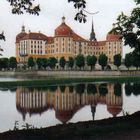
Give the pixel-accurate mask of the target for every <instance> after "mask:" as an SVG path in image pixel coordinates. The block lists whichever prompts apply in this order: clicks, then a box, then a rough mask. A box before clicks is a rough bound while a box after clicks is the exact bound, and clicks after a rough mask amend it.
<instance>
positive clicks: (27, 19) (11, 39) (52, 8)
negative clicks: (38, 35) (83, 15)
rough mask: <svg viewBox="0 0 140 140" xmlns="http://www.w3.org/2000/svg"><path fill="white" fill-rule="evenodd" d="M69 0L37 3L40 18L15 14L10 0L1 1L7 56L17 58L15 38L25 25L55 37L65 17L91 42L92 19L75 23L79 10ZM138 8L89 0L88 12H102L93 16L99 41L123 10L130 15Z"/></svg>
mask: <svg viewBox="0 0 140 140" xmlns="http://www.w3.org/2000/svg"><path fill="white" fill-rule="evenodd" d="M67 1H68V0H36V3H40V7H41V13H40V16H33V15H29V14H24V15H12V14H11V7H10V6H9V3H8V2H7V0H0V32H2V31H3V30H4V32H5V35H6V42H3V41H0V45H1V46H2V47H3V48H4V53H3V56H4V57H10V56H15V37H16V35H17V34H18V33H20V31H21V26H22V25H23V24H24V25H25V26H26V31H27V32H28V31H29V30H31V31H33V32H38V31H41V32H42V33H44V34H46V35H47V36H53V35H54V30H55V28H56V27H57V26H59V25H60V24H61V17H62V16H63V15H64V16H65V17H66V23H67V24H68V25H69V26H70V27H71V28H72V29H73V30H74V31H75V32H76V33H78V34H79V35H81V36H82V37H84V38H86V39H89V34H90V32H91V22H92V16H91V15H88V18H87V19H88V21H87V22H86V23H85V24H80V23H79V22H76V21H74V16H75V13H76V10H75V9H74V7H73V3H68V2H67ZM134 7H135V3H134V2H133V0H87V10H88V11H90V12H96V11H99V13H98V14H97V15H94V16H93V21H94V27H95V33H96V37H97V39H98V40H105V38H106V34H107V32H108V31H109V30H110V29H111V27H112V23H114V22H115V21H116V18H117V16H118V15H119V14H120V13H121V11H124V13H126V14H129V13H130V11H131V10H132V8H134ZM129 51H130V49H129V48H128V47H124V53H126V52H129Z"/></svg>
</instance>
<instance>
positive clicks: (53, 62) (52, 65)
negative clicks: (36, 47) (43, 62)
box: [48, 57, 57, 69]
mask: <svg viewBox="0 0 140 140" xmlns="http://www.w3.org/2000/svg"><path fill="white" fill-rule="evenodd" d="M56 63H57V59H56V58H55V57H50V58H49V59H48V65H49V67H50V68H51V69H54V68H55V66H56Z"/></svg>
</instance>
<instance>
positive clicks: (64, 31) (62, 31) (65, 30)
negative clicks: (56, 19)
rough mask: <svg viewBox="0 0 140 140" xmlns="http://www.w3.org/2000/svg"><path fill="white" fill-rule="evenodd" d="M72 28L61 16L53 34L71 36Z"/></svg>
mask: <svg viewBox="0 0 140 140" xmlns="http://www.w3.org/2000/svg"><path fill="white" fill-rule="evenodd" d="M72 33H73V31H72V29H71V28H70V27H69V26H68V25H67V24H66V23H65V17H62V23H61V25H60V26H58V27H57V28H56V29H55V36H71V35H72Z"/></svg>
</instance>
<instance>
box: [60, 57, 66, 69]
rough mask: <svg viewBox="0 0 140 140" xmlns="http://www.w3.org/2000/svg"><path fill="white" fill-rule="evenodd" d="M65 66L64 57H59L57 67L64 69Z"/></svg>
mask: <svg viewBox="0 0 140 140" xmlns="http://www.w3.org/2000/svg"><path fill="white" fill-rule="evenodd" d="M65 64H66V60H65V58H64V57H61V58H60V60H59V65H60V67H61V68H62V69H64V67H65Z"/></svg>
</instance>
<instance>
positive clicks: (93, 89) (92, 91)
mask: <svg viewBox="0 0 140 140" xmlns="http://www.w3.org/2000/svg"><path fill="white" fill-rule="evenodd" d="M87 93H88V94H96V93H97V88H96V85H95V84H88V85H87Z"/></svg>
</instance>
